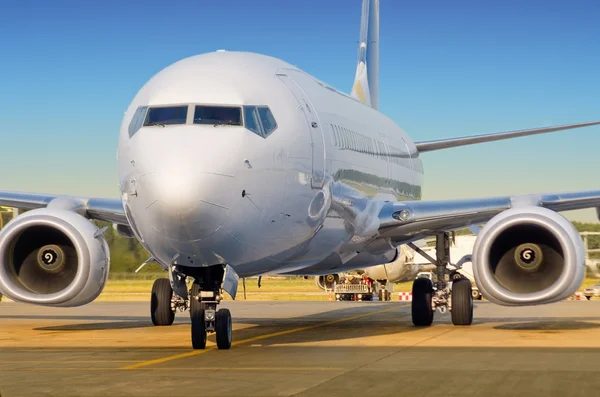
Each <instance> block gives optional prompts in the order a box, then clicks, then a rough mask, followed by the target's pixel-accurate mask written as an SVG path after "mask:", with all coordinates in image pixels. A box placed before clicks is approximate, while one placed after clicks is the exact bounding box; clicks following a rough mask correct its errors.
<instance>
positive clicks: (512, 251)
mask: <svg viewBox="0 0 600 397" xmlns="http://www.w3.org/2000/svg"><path fill="white" fill-rule="evenodd" d="M473 273H474V276H475V282H476V284H477V286H478V287H479V290H480V291H481V293H482V295H483V296H484V297H485V298H486V299H488V300H490V301H492V302H494V303H497V304H500V305H505V306H521V305H536V304H544V303H552V302H556V301H559V300H562V299H565V298H567V297H568V296H570V295H571V294H573V293H575V291H576V290H577V288H579V286H580V285H581V283H582V281H583V278H584V276H585V249H584V246H583V241H582V239H581V237H580V235H579V233H578V232H577V229H575V227H574V226H573V225H572V224H571V222H569V221H568V220H567V219H565V218H564V217H563V216H562V215H560V214H558V213H556V212H554V211H551V210H549V209H546V208H540V207H521V208H513V209H509V210H506V211H504V212H501V213H500V214H498V215H496V216H495V217H493V218H492V219H491V220H490V221H489V222H488V223H487V224H486V225H485V226H484V227H483V229H481V231H480V232H479V234H478V236H477V240H476V241H475V246H474V247H473Z"/></svg>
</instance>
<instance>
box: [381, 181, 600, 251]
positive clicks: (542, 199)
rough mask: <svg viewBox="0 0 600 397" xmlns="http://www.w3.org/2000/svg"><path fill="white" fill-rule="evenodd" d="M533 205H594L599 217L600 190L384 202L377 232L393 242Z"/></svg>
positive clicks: (560, 207)
mask: <svg viewBox="0 0 600 397" xmlns="http://www.w3.org/2000/svg"><path fill="white" fill-rule="evenodd" d="M527 206H536V207H544V208H548V209H550V210H553V211H556V212H560V211H571V210H579V209H585V208H596V212H597V213H598V217H599V219H600V190H593V191H581V192H563V193H548V194H529V195H520V196H504V197H491V198H480V199H465V200H440V201H398V202H392V203H388V204H386V205H385V206H384V207H383V208H382V209H381V211H380V213H379V220H380V227H379V233H380V237H382V238H391V239H392V240H393V241H395V242H397V243H402V242H409V241H413V240H416V239H420V238H423V237H427V236H431V235H433V234H435V233H436V232H443V231H452V230H458V229H462V228H465V227H469V226H471V225H477V224H481V223H485V222H487V221H489V220H490V219H491V218H492V217H494V216H495V215H496V214H498V213H500V212H502V211H504V210H508V209H510V208H515V207H527Z"/></svg>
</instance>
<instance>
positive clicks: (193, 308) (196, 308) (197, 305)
mask: <svg viewBox="0 0 600 397" xmlns="http://www.w3.org/2000/svg"><path fill="white" fill-rule="evenodd" d="M198 295H200V285H198V284H197V283H194V284H192V291H191V293H190V318H194V317H195V316H198V315H199V313H200V310H204V309H206V307H205V305H204V303H202V302H200V301H197V300H196V299H195V297H197V296H198ZM203 313H204V312H203Z"/></svg>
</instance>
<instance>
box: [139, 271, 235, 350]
mask: <svg viewBox="0 0 600 397" xmlns="http://www.w3.org/2000/svg"><path fill="white" fill-rule="evenodd" d="M181 270H185V271H186V274H187V275H189V276H192V277H193V278H194V282H193V283H192V286H191V288H190V289H189V291H188V290H187V284H186V275H184V274H183V273H181ZM170 272H172V273H171V274H170V279H167V278H160V279H158V280H156V281H155V282H154V285H153V286H152V299H151V305H150V314H151V317H152V323H153V324H154V325H171V324H173V321H174V319H175V312H176V311H177V310H180V311H185V310H187V309H189V311H190V320H191V323H192V326H191V339H192V347H193V348H194V349H204V348H205V347H206V337H207V334H208V333H212V332H215V333H216V341H217V347H218V348H219V349H229V348H230V347H231V343H232V322H231V313H230V312H229V310H228V309H219V310H217V305H218V304H219V303H220V302H221V301H222V300H223V294H222V289H221V288H222V284H224V283H225V282H226V280H225V277H224V275H225V274H224V273H225V269H224V267H223V266H210V267H203V268H186V269H181V267H176V266H172V268H171V269H170ZM234 284H235V288H234V289H233V291H232V292H233V296H235V291H236V290H237V280H235V282H234ZM176 291H178V292H179V294H178V293H177V292H176ZM181 295H185V296H181Z"/></svg>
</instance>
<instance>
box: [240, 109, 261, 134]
mask: <svg viewBox="0 0 600 397" xmlns="http://www.w3.org/2000/svg"><path fill="white" fill-rule="evenodd" d="M244 121H245V122H246V128H247V129H249V130H250V131H252V132H254V133H255V134H256V135H260V136H262V130H261V129H260V120H259V118H258V113H257V112H256V108H255V107H254V106H244Z"/></svg>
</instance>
